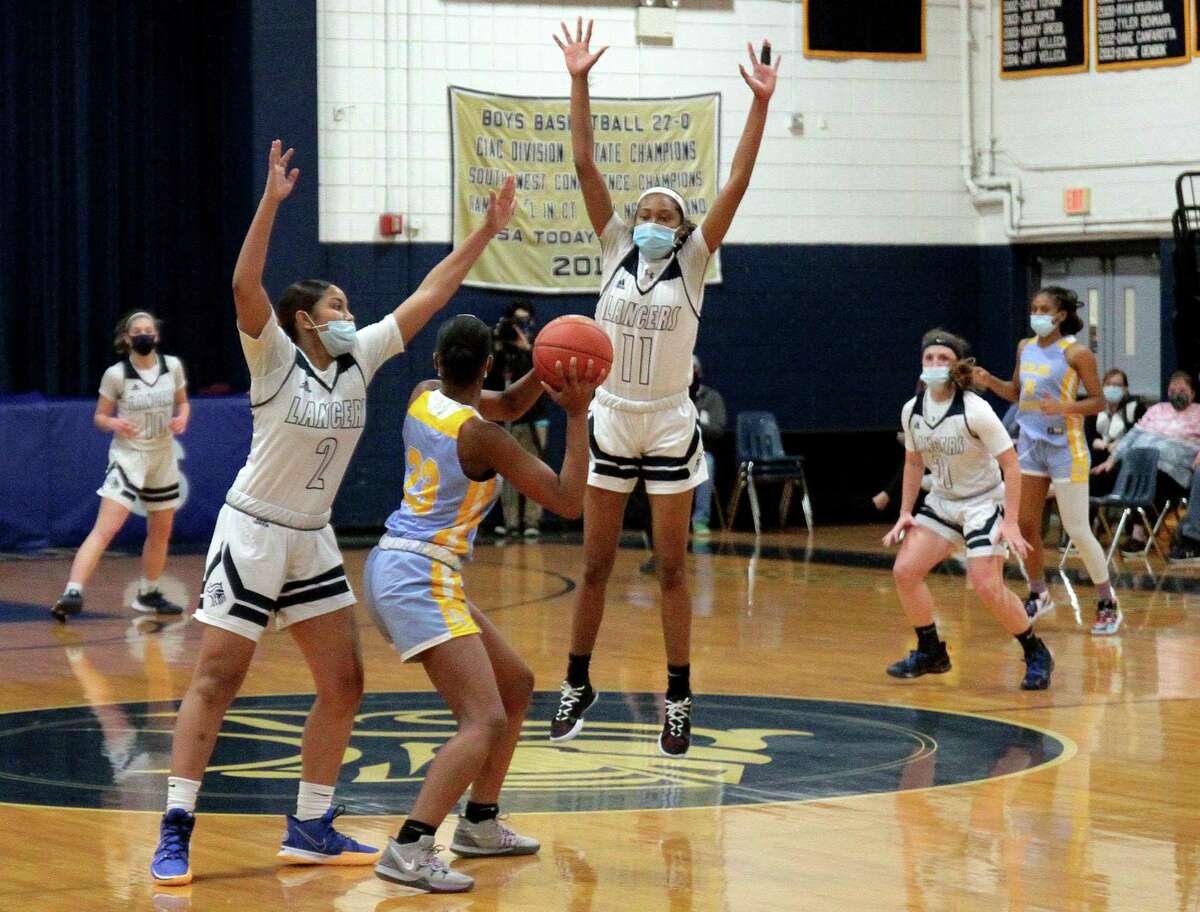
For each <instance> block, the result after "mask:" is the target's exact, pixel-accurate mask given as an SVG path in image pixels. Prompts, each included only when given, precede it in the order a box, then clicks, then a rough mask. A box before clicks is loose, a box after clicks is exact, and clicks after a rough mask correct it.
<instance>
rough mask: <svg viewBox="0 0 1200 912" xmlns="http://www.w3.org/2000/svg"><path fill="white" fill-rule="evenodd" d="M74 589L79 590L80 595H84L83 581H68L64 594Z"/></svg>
mask: <svg viewBox="0 0 1200 912" xmlns="http://www.w3.org/2000/svg"><path fill="white" fill-rule="evenodd" d="M72 590H73V591H75V592H78V593H79V594H80V595H83V583H77V582H75V580H71V582H69V583H67V588H66V589H64V590H63V595H66V594H67V593H68V592H71V591H72Z"/></svg>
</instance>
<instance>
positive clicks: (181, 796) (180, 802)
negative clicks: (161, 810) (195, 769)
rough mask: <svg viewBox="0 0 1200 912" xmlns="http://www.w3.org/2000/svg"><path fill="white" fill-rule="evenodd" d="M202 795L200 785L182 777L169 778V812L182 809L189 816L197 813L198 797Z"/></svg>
mask: <svg viewBox="0 0 1200 912" xmlns="http://www.w3.org/2000/svg"><path fill="white" fill-rule="evenodd" d="M199 794H200V783H199V782H197V781H196V780H195V779H184V778H183V777H182V776H168V777H167V810H168V811H169V810H171V809H173V808H181V809H183V810H185V811H187V812H188V813H189V814H194V813H195V812H196V796H197V795H199Z"/></svg>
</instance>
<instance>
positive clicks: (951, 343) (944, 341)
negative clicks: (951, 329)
mask: <svg viewBox="0 0 1200 912" xmlns="http://www.w3.org/2000/svg"><path fill="white" fill-rule="evenodd" d="M931 345H944V346H946V348H948V349H950V351H952V352H954V357H956V358H961V357H962V356H963V350H962V344H961V343H960V342H959V341H958V340H957V339H955V338H952V337H950V336H943V335H940V334H939V335H936V336H934V337H933V338H932V339H926V340H925V344H924V345H922V346H921V352H922V353H924V351H925V349H927V348H929V347H930V346H931Z"/></svg>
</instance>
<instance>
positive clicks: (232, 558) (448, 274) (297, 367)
mask: <svg viewBox="0 0 1200 912" xmlns="http://www.w3.org/2000/svg"><path fill="white" fill-rule="evenodd" d="M291 157H292V150H291V149H288V150H287V152H284V153H282V154H281V153H280V143H279V141H278V140H276V141H275V142H273V143H272V144H271V151H270V158H269V167H268V171H267V184H266V189H265V191H264V193H263V198H262V201H261V202H260V203H259V206H258V212H257V213H256V214H255V216H254V221H253V222H252V223H251V225H250V230H249V232H248V234H247V235H246V240H245V242H244V243H243V245H242V250H241V253H240V254H239V256H238V261H237V265H236V266H235V267H234V273H233V299H234V304H235V307H236V310H237V322H238V329H239V331H240V333H241V339H242V350H243V351H244V352H245V355H246V362H247V364H248V365H249V367H250V408H251V409H252V411H253V415H254V433H253V438H252V440H251V444H250V455H249V457H248V458H247V460H246V465H245V466H244V467H243V468H242V470H241V472H239V473H238V476H237V478H236V479H235V480H234V483H233V487H232V488H231V489H230V491H229V493H228V494H227V495H226V499H225V506H223V507H222V508H221V512H220V514H219V515H218V517H217V525H216V529H215V531H214V532H213V540H212V545H211V546H210V548H209V552H208V557H207V559H206V564H205V566H206V569H205V575H204V583H203V594H202V596H201V599H202V601H201V606H200V608H199V609H198V610H197V611H196V620H198V621H200V622H201V623H203V624H205V625H206V626H205V628H204V634H203V636H202V638H201V641H200V655H199V658H198V659H197V662H196V670H195V672H194V674H193V676H192V681H191V684H190V685H189V686H188V691H187V694H186V696H184V698H183V704H182V705H181V706H180V707H179V715H178V719H177V722H176V725H175V741H174V746H173V750H172V755H171V777H170V778H169V779H168V785H167V812H166V814H165V815H164V816H163V821H162V836H161V841H160V842H159V846H158V850H157V851H156V852H155V855H154V861H153V863H152V865H151V873H152V874H153V876H154V879H155V880H156V881H157V882H159V883H162V884H184V883H188V882H189V881H190V880H191V877H192V874H191V869H190V866H189V864H188V843H189V839H190V837H191V833H192V828H193V826H194V825H195V817H194V815H193V812H194V810H195V806H196V796H197V793H198V791H199V789H200V779H201V777H202V776H203V775H204V769H205V766H206V765H207V764H208V760H209V757H210V756H211V755H212V751H213V746H214V744H215V742H216V737H217V733H218V731H219V730H220V727H221V720H222V718H223V717H224V715H225V710H226V709H227V708H228V707H229V704H230V702H231V701H232V700H233V698H234V696H235V695H236V694H237V691H238V688H239V687H240V686H241V683H242V680H243V679H244V677H245V675H246V671H247V669H248V668H249V666H250V660H251V658H252V657H253V655H254V649H255V646H256V645H257V643H258V640H259V638H260V637H261V636H262V634H263V632H264V631H265V630H266V628H267V625H268V623H270V622H271V621H272V620H273V621H274V623H275V627H276V629H282V628H284V627H286V628H288V629H289V630H290V631H291V633H292V636H293V638H294V639H295V641H296V644H297V645H298V646H299V647H300V651H301V652H302V653H303V654H304V658H305V660H306V661H307V663H308V666H309V669H310V670H311V671H312V674H313V678H314V681H315V683H316V689H317V698H316V702H315V703H314V704H313V708H312V710H311V712H310V713H309V715H308V718H307V720H306V721H305V725H304V735H303V740H302V743H301V754H302V757H303V769H302V773H301V778H300V787H299V797H298V800H297V804H296V813H295V815H294V816H289V817H288V818H287V830H286V833H285V836H284V840H283V845H282V847H281V848H280V851H279V857H280V858H282V859H283V860H285V861H289V862H298V863H309V864H369V863H372V862H374V861H376V860H377V859H378V858H379V851H378V850H377V849H373V848H371V847H370V846H365V845H361V844H360V843H358V842H356V841H354V840H353V839H351V838H349V837H347V836H343V835H342V834H341V833H339V832H337V831H336V830H335V829H334V828H333V819H334V817H335V816H337V815H338V814H339V813H341V810H342V809H341V808H340V807H338V808H335V807H334V806H333V791H334V783H335V782H336V781H337V776H338V769H339V767H340V766H341V763H342V755H343V752H344V751H345V748H346V745H347V743H348V742H349V740H350V730H351V726H352V725H353V722H354V713H355V710H356V709H357V707H358V703H359V698H360V697H361V695H362V656H361V652H360V649H359V644H358V636H357V633H356V629H355V625H354V618H353V615H352V613H351V612H350V611H347V610H345V609H347V608H349V607H350V606H351V605H353V604H354V593H353V592H351V590H350V584H349V582H348V581H347V579H346V574H345V571H344V569H343V567H342V557H341V554H340V552H339V551H338V547H337V541H336V539H335V538H334V533H333V529H332V528H331V527H330V525H329V514H330V507H331V506H332V504H333V500H334V497H335V496H336V494H337V491H338V487H339V486H340V485H341V482H342V477H343V475H345V472H346V467H347V465H348V464H349V462H350V456H351V454H352V453H353V452H354V448H355V446H356V445H357V444H358V439H359V437H360V436H361V435H362V429H363V425H364V423H365V422H366V402H367V400H366V393H367V385H368V384H369V383H370V381H371V379H372V377H374V375H375V372H376V371H377V370H378V369H379V367H380V366H381V365H382V364H383V363H384V362H385V361H386V360H387V359H388V358H390V357H392V356H393V355H396V354H399V353H400V352H401V351H403V349H404V344H405V342H406V341H407V340H410V339H412V337H413V335H414V334H416V333H417V332H418V331H419V330H420V329H421V327H423V326H424V325H425V324H426V323H427V322H428V321H429V318H430V317H432V316H433V315H434V314H435V313H437V312H438V311H439V310H441V309H442V307H443V306H445V304H446V302H447V301H449V300H450V296H451V295H452V294H453V293H454V292H455V290H456V289H457V288H458V286H459V283H461V282H462V280H463V277H464V276H465V275H466V274H467V271H468V270H469V269H470V268H471V265H472V264H473V263H474V262H475V260H476V259H477V258H478V257H479V254H480V253H482V252H483V249H484V248H485V247H486V246H487V244H488V241H489V240H490V239H491V237H492V236H493V235H494V234H495V233H496V232H497V231H499V230H500V229H501V228H503V227H504V226H505V225H506V224H508V221H509V219H510V218H511V217H512V212H513V205H514V202H513V195H514V194H513V181H512V180H511V179H510V180H509V181H508V182H507V183H506V184H505V186H504V189H503V191H502V192H501V194H500V196H499V198H496V197H495V194H492V197H493V198H492V200H491V204H490V205H489V207H488V211H487V215H486V217H485V220H484V222H483V224H482V225H481V226H480V227H479V229H478V230H476V231H475V232H474V233H473V234H472V235H471V236H470V237H469V238H467V240H466V241H464V242H463V243H462V244H461V245H460V246H459V247H458V248H457V249H455V250H454V251H453V252H451V254H450V255H449V256H448V257H446V259H444V260H442V262H441V263H439V264H438V265H437V266H436V267H435V268H434V269H433V271H432V272H430V273H429V275H427V276H426V277H425V280H424V281H423V282H422V283H421V285H420V286H419V287H418V288H417V290H416V291H415V292H413V294H412V295H411V296H409V298H408V299H407V300H406V301H404V303H402V304H401V305H400V306H399V307H397V308H396V310H395V311H393V312H392V313H391V314H388V315H387V316H386V317H384V318H383V319H382V320H380V321H379V322H378V323H374V324H372V325H370V326H365V327H363V328H362V329H361V330H360V329H358V328H357V327H356V326H355V323H354V317H353V316H352V315H351V313H350V308H349V305H348V304H347V301H346V294H345V292H343V291H342V290H341V289H340V288H338V287H337V286H336V285H331V284H329V283H328V282H323V281H317V280H312V279H309V280H305V281H303V282H298V283H296V284H295V285H292V286H291V287H290V288H288V289H287V290H286V291H285V292H284V293H283V295H282V296H281V297H280V299H279V302H278V303H277V304H276V305H275V308H274V310H272V308H271V302H270V299H269V298H268V297H267V292H266V290H265V289H264V288H263V285H262V274H263V267H264V266H265V264H266V258H267V246H268V242H269V240H270V236H271V226H272V224H273V223H274V221H275V214H276V211H277V210H278V209H279V205H280V204H281V203H282V202H283V201H284V200H285V199H287V197H288V195H289V194H290V193H291V192H292V189H293V188H294V187H295V185H296V181H297V179H298V178H299V176H300V172H299V169H295V168H293V169H292V170H291V171H290V172H289V170H288V162H289V161H290V160H291Z"/></svg>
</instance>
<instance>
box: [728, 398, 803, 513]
mask: <svg viewBox="0 0 1200 912" xmlns="http://www.w3.org/2000/svg"><path fill="white" fill-rule="evenodd" d="M737 460H738V470H737V480H736V481H735V482H734V485H733V493H732V495H731V496H730V498H729V509H728V510H727V511H726V518H727V520H728V522H729V524H730V525H731V526H732V525H733V520H734V518H735V517H736V516H737V509H738V506H739V504H740V502H741V499H742V492H743V491H744V490H746V489H747V488H749V490H750V514H751V515H752V516H753V518H754V534H755V535H758V534H759V533H760V532H761V531H762V513H761V510H760V509H759V504H758V488H757V486H756V484H755V483H756V482H762V481H779V482H782V483H783V492H782V494H781V496H780V498H779V524H780V526H784V525H786V524H787V514H788V508H789V507H790V506H791V503H792V494H793V491H794V489H795V486H796V485H797V484H799V485H800V504H801V506H802V508H803V510H804V525H805V527H806V528H807V529H808V531H809V533H810V534H811V533H812V530H813V517H812V502H811V501H810V500H809V497H808V481H807V479H806V478H805V477H804V457H803V456H798V455H794V454H789V453H787V452H785V451H784V449H783V438H782V437H780V434H779V424H778V423H777V422H776V421H775V416H774V415H773V414H771V413H770V412H742V413H741V414H739V415H738V418H737Z"/></svg>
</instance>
